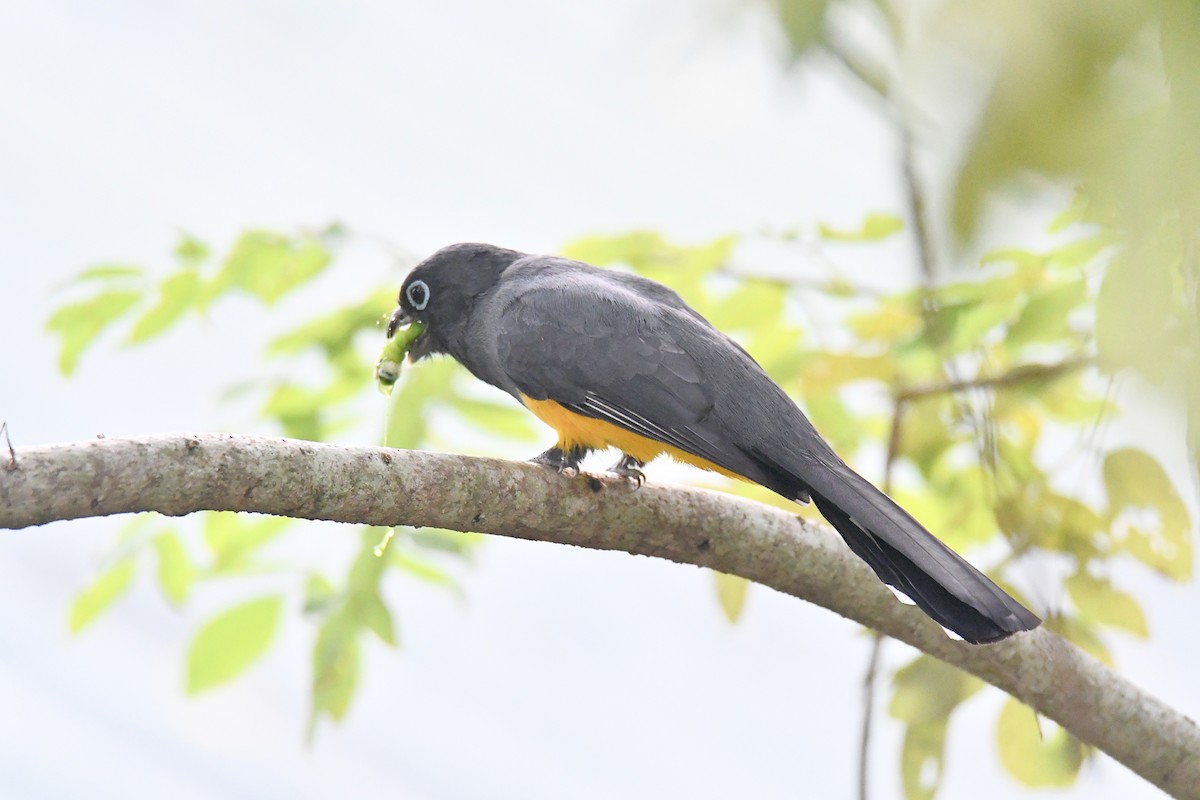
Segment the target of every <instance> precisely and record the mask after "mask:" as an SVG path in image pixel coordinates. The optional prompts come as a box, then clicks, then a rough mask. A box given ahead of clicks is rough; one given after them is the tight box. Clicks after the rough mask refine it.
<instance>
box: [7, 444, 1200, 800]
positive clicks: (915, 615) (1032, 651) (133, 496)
mask: <svg viewBox="0 0 1200 800" xmlns="http://www.w3.org/2000/svg"><path fill="white" fill-rule="evenodd" d="M205 509H210V510H227V511H250V512H259V513H264V514H278V515H283V516H289V517H300V518H303V519H320V520H333V521H337V522H351V523H363V524H370V525H433V526H438V527H444V528H453V529H456V530H462V531H482V532H486V533H492V534H497V535H501V536H512V537H516V538H520V539H530V540H537V541H546V542H557V543H559V544H572V545H577V546H580V547H589V548H593V549H598V550H624V551H626V552H629V553H637V554H641V555H649V556H656V557H658V558H666V559H670V560H672V561H677V562H680V563H685V564H695V565H697V566H702V567H708V568H711V569H717V570H720V571H722V572H727V573H731V574H734V575H741V576H743V577H745V578H748V579H750V580H753V581H756V582H758V583H761V584H764V585H766V586H770V587H772V588H774V589H777V590H779V591H781V592H785V593H787V594H791V595H794V596H796V597H800V598H802V599H805V600H808V601H810V602H813V603H816V604H818V605H822V606H824V607H826V608H829V609H831V610H833V611H835V612H837V613H839V614H842V615H843V616H846V617H849V618H851V619H853V620H856V621H857V622H860V623H862V624H863V625H866V626H868V627H871V628H874V629H875V630H878V631H880V632H882V633H885V634H886V635H888V636H891V637H894V638H896V639H899V640H901V641H903V642H907V643H908V644H910V645H912V646H913V647H916V648H918V649H920V650H922V651H923V652H926V653H929V654H930V655H933V656H935V657H937V658H940V659H942V660H943V661H946V662H947V663H950V664H953V665H955V666H957V667H959V668H961V669H963V670H966V671H967V672H970V673H972V674H974V675H978V676H979V677H980V678H982V679H983V680H985V681H987V682H988V683H991V684H993V685H994V686H998V687H999V688H1001V689H1003V690H1004V691H1006V692H1008V693H1009V694H1012V695H1013V696H1015V697H1017V698H1019V699H1021V700H1023V701H1024V702H1026V703H1028V704H1029V705H1030V706H1032V707H1033V708H1034V709H1035V710H1036V711H1038V713H1040V714H1043V715H1045V716H1046V717H1049V718H1050V719H1053V720H1055V721H1056V722H1058V723H1059V724H1061V725H1062V726H1063V727H1065V728H1066V729H1067V730H1069V731H1071V732H1072V733H1074V734H1075V735H1076V736H1078V737H1079V738H1080V739H1082V740H1083V741H1085V742H1088V743H1089V744H1092V745H1094V746H1096V747H1097V748H1099V749H1100V750H1103V751H1104V752H1106V753H1108V754H1109V755H1111V756H1113V757H1114V758H1115V759H1117V760H1118V761H1120V762H1121V763H1123V764H1125V765H1126V766H1127V767H1129V768H1130V769H1132V770H1133V771H1134V772H1136V773H1137V774H1139V775H1141V776H1142V777H1143V778H1145V779H1146V780H1148V781H1150V782H1151V783H1153V784H1154V785H1156V786H1158V787H1160V788H1162V789H1164V790H1165V791H1167V792H1169V793H1171V794H1172V795H1174V796H1176V797H1180V798H1198V799H1200V728H1198V727H1197V726H1196V724H1195V723H1194V722H1192V721H1191V720H1190V719H1188V718H1187V717H1185V716H1184V715H1182V714H1180V713H1179V712H1177V711H1175V710H1174V709H1172V708H1171V707H1170V706H1168V705H1166V704H1165V703H1163V702H1162V701H1160V700H1158V699H1156V698H1154V697H1151V696H1150V695H1148V694H1146V693H1145V692H1143V691H1141V690H1140V689H1138V688H1137V687H1135V686H1133V685H1132V684H1130V683H1129V682H1128V681H1126V680H1125V679H1124V678H1122V677H1120V676H1119V675H1117V674H1115V673H1113V672H1111V671H1110V670H1108V669H1107V668H1106V667H1104V666H1103V665H1102V664H1100V662H1098V661H1096V660H1095V659H1093V658H1092V657H1090V656H1088V655H1086V654H1084V653H1083V652H1082V651H1080V650H1079V649H1078V648H1076V647H1075V646H1073V645H1071V644H1070V643H1069V642H1067V641H1066V640H1064V639H1062V638H1061V637H1059V636H1057V635H1056V634H1054V633H1051V632H1050V631H1048V630H1046V629H1045V628H1040V629H1038V630H1035V631H1032V632H1029V633H1023V634H1018V635H1016V636H1013V637H1011V638H1009V639H1007V640H1005V641H1003V642H1000V643H997V644H994V645H988V646H983V647H980V646H971V645H966V644H963V643H961V642H955V641H952V640H951V639H949V638H948V637H946V636H945V635H944V634H943V633H942V631H941V630H940V629H939V628H938V626H937V625H936V624H934V623H933V622H931V621H930V620H929V619H928V618H926V617H925V616H924V615H923V614H921V613H920V612H919V611H917V610H915V609H913V608H911V607H909V606H905V605H902V604H900V603H898V602H896V600H895V599H894V598H893V596H892V595H891V593H890V592H888V591H887V590H886V589H885V588H884V587H883V586H882V585H881V584H880V583H879V582H878V581H877V580H876V579H875V576H874V575H873V574H872V573H871V571H870V568H868V567H867V566H866V565H865V564H864V563H863V562H862V561H860V560H858V559H857V558H855V557H854V556H853V555H852V554H851V553H850V551H849V549H848V548H846V547H845V546H844V545H843V544H842V542H841V541H840V540H839V539H838V538H837V537H836V536H834V535H832V534H831V533H830V532H829V531H828V529H826V528H824V527H822V526H819V525H814V524H811V523H807V522H803V521H800V520H798V519H797V518H796V517H795V516H793V515H791V514H788V513H786V512H784V511H780V510H778V509H775V508H770V507H768V506H765V505H761V504H758V503H753V502H750V501H748V500H743V499H740V498H737V497H732V496H729V495H723V494H717V493H714V492H709V491H703V490H699V489H691V488H686V487H679V486H663V485H653V484H652V485H648V486H645V487H643V488H642V489H641V490H639V491H636V492H635V491H633V490H632V488H631V485H630V484H629V482H628V481H625V480H623V479H621V480H614V479H611V478H610V479H602V478H599V477H595V476H590V475H583V476H580V477H576V478H567V477H565V476H562V475H558V474H556V473H554V472H552V471H550V470H546V469H544V468H541V467H537V466H534V465H531V464H519V463H512V462H507V461H498V460H494V459H482V458H468V457H465V456H452V455H442V454H437V453H426V452H417V451H408V450H389V449H385V448H375V447H339V446H334V445H327V444H317V443H313V442H302V441H296V440H289V439H268V438H261V437H251V436H233V435H226V434H198V435H182V434H178V435H165V436H146V437H138V438H128V439H102V440H97V441H88V442H77V443H70V444H60V445H48V446H41V447H24V448H18V449H17V450H16V456H15V466H14V467H13V468H11V469H7V470H0V528H24V527H28V526H31V525H41V524H44V523H47V522H51V521H54V520H64V519H77V518H80V517H95V516H105V515H109V514H121V513H127V512H133V511H157V512H160V513H163V514H169V515H183V514H189V513H191V512H194V511H201V510H205Z"/></svg>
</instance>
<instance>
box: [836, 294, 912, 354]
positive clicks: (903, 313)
mask: <svg viewBox="0 0 1200 800" xmlns="http://www.w3.org/2000/svg"><path fill="white" fill-rule="evenodd" d="M921 324H922V323H921V312H920V309H919V307H918V306H916V305H915V304H913V303H912V302H911V300H909V299H908V298H907V297H902V298H891V299H889V300H886V301H884V302H882V303H880V304H879V305H878V306H876V307H875V308H873V309H871V310H870V311H865V312H863V313H861V314H858V315H855V316H853V317H851V318H850V330H851V331H852V332H853V333H854V335H855V336H857V337H858V338H860V339H865V340H869V341H871V340H873V341H879V342H886V343H894V342H900V341H904V340H906V339H908V338H910V337H912V336H913V335H914V334H915V333H917V332H918V331H919V330H921Z"/></svg>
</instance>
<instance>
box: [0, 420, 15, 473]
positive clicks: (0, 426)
mask: <svg viewBox="0 0 1200 800" xmlns="http://www.w3.org/2000/svg"><path fill="white" fill-rule="evenodd" d="M0 433H3V434H4V444H5V445H6V446H7V447H8V463H7V464H5V465H4V468H5V469H6V470H8V471H9V472H12V471H13V470H14V469H16V468H17V451H16V450H14V449H13V444H12V439H11V438H9V435H8V423H7V422H0Z"/></svg>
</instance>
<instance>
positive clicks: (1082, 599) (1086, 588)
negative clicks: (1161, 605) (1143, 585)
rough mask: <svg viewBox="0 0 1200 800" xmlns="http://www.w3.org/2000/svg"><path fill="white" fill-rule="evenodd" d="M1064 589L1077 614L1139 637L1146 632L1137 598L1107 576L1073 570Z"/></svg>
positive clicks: (1148, 632) (1142, 636)
mask: <svg viewBox="0 0 1200 800" xmlns="http://www.w3.org/2000/svg"><path fill="white" fill-rule="evenodd" d="M1067 591H1068V592H1069V593H1070V595H1071V601H1072V602H1073V603H1075V608H1077V609H1079V613H1080V614H1082V615H1083V616H1085V617H1087V618H1088V619H1090V620H1092V621H1093V622H1096V623H1098V624H1100V625H1108V626H1111V627H1114V628H1121V629H1123V630H1127V631H1129V632H1130V633H1132V634H1134V635H1135V636H1139V637H1141V638H1143V639H1145V638H1146V637H1147V636H1149V635H1150V631H1149V629H1148V628H1147V626H1146V615H1145V613H1144V612H1143V611H1142V607H1141V606H1140V605H1138V602H1137V600H1135V599H1134V598H1133V595H1130V594H1128V593H1126V592H1122V591H1121V590H1120V589H1117V588H1116V587H1114V586H1113V585H1112V583H1111V582H1110V581H1108V580H1107V579H1101V578H1096V577H1093V576H1092V575H1089V574H1087V573H1086V572H1077V573H1075V574H1074V575H1072V576H1071V577H1069V578H1067Z"/></svg>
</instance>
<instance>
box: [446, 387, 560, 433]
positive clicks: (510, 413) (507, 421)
mask: <svg viewBox="0 0 1200 800" xmlns="http://www.w3.org/2000/svg"><path fill="white" fill-rule="evenodd" d="M452 402H453V407H454V410H455V411H457V412H458V413H460V414H462V416H463V420H464V421H465V422H467V423H469V424H470V425H471V426H472V427H474V428H477V429H478V430H480V431H482V432H485V433H489V434H492V435H494V436H503V437H505V438H508V439H513V440H515V441H519V442H528V441H531V440H533V439H535V438H537V436H538V434H539V433H540V430H539V426H538V425H537V423H536V422H535V420H534V417H533V416H532V415H531V414H530V413H529V412H528V411H526V410H525V409H523V408H521V407H520V406H519V405H516V404H515V403H511V402H495V403H493V402H491V401H488V400H475V399H473V398H470V397H462V396H458V397H455V398H453V401H452ZM541 430H545V429H544V428H542V429H541Z"/></svg>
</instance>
